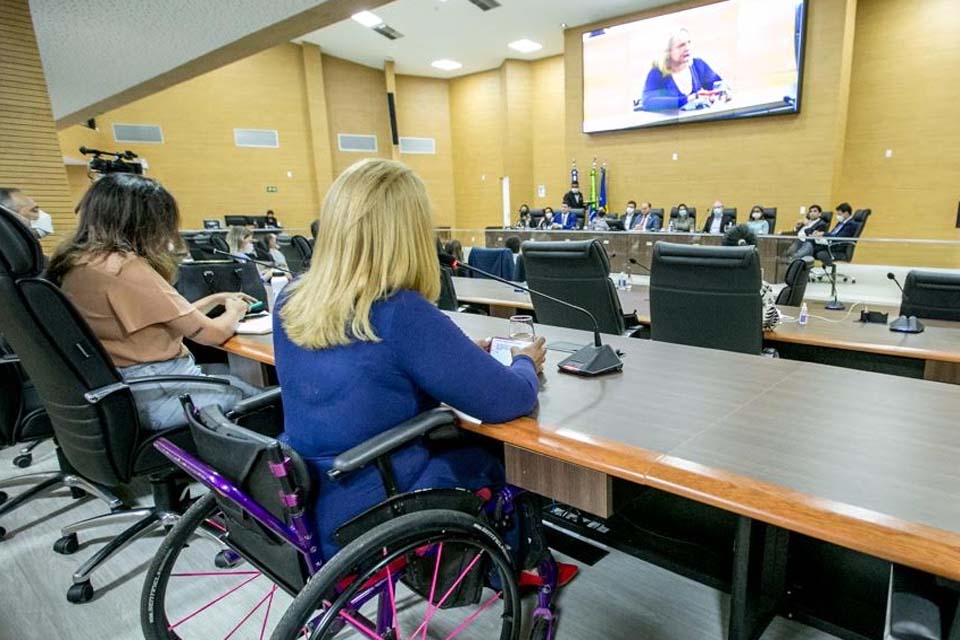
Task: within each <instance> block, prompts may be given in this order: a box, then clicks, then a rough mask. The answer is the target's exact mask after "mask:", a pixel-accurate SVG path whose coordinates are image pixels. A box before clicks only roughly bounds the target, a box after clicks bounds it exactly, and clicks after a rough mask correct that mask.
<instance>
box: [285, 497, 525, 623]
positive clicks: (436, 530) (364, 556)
mask: <svg viewBox="0 0 960 640" xmlns="http://www.w3.org/2000/svg"><path fill="white" fill-rule="evenodd" d="M398 602H399V603H400V605H401V606H398ZM520 612H521V605H520V596H519V589H518V587H517V581H516V575H515V570H514V568H513V566H512V563H511V560H510V558H509V556H508V554H507V549H506V546H505V545H504V544H503V542H502V541H501V540H500V538H499V536H497V534H496V533H495V532H494V530H493V529H491V528H490V527H489V526H488V525H486V524H484V523H482V522H481V521H479V520H478V519H476V518H474V517H473V516H470V515H468V514H465V513H462V512H459V511H448V510H441V509H433V510H428V511H419V512H414V513H410V514H407V515H403V516H399V517H397V518H393V519H391V520H388V521H386V522H384V523H383V524H381V525H379V526H377V527H374V528H373V529H371V530H369V531H367V532H366V533H364V534H363V535H361V536H360V537H359V538H357V539H356V540H354V541H353V542H351V543H350V544H348V545H347V546H345V547H344V548H343V549H342V550H341V551H340V552H339V553H337V554H336V555H335V556H334V557H333V558H332V559H331V560H330V561H329V562H328V563H327V564H325V565H324V566H323V567H321V568H320V571H318V572H317V573H316V574H314V575H313V577H312V578H311V579H310V581H309V582H308V583H307V585H306V586H305V587H304V588H303V590H301V591H300V593H299V594H298V595H297V597H296V598H295V599H294V601H293V603H292V604H291V605H290V608H289V609H287V612H286V613H285V614H284V615H283V618H282V619H281V620H280V624H279V625H278V626H277V629H276V631H274V634H273V635H272V636H271V639H272V640H295V639H298V638H309V639H310V640H330V639H332V638H334V637H336V636H337V635H338V634H339V632H340V631H343V630H347V631H358V632H360V635H361V636H362V637H365V638H384V639H386V638H421V637H430V638H453V637H457V638H460V639H461V640H474V639H481V640H490V639H497V638H499V639H500V640H518V639H519V637H520V623H521V615H520ZM351 637H352V636H351Z"/></svg>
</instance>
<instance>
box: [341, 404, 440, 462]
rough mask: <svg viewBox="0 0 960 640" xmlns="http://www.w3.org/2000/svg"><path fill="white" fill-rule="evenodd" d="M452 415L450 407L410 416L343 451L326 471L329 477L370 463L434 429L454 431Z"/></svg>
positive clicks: (428, 433)
mask: <svg viewBox="0 0 960 640" xmlns="http://www.w3.org/2000/svg"><path fill="white" fill-rule="evenodd" d="M456 428H457V427H456V418H455V416H454V414H453V411H451V410H450V409H431V410H430V411H425V412H424V413H421V414H420V415H418V416H416V417H414V418H410V419H409V420H407V421H406V422H403V423H401V424H399V425H397V426H395V427H393V428H392V429H389V430H387V431H384V432H383V433H381V434H379V435H376V436H374V437H372V438H370V439H369V440H367V441H366V442H362V443H360V444H358V445H357V446H355V447H353V448H352V449H348V450H347V451H344V452H343V453H341V454H340V455H338V456H337V457H336V458H335V459H334V461H333V468H331V469H330V470H329V471H327V475H328V476H330V478H332V479H337V478H339V477H340V476H342V475H343V474H345V473H350V472H351V471H357V470H358V469H362V468H364V467H365V466H367V465H368V464H370V463H371V462H374V461H375V460H377V459H378V458H381V457H383V456H385V455H387V454H390V453H392V452H394V451H396V450H397V449H399V448H400V447H402V446H403V445H405V444H408V443H410V442H412V441H414V440H416V439H417V438H422V437H424V436H427V435H430V434H431V433H434V432H436V431H438V430H442V429H448V430H452V431H455V430H456Z"/></svg>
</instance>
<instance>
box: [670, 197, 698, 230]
mask: <svg viewBox="0 0 960 640" xmlns="http://www.w3.org/2000/svg"><path fill="white" fill-rule="evenodd" d="M693 229H694V227H693V216H691V215H690V211H689V210H688V209H687V205H685V204H684V203H682V202H681V203H680V204H678V205H677V217H676V218H672V219H671V220H670V230H671V231H679V232H681V233H690V232H691V231H693Z"/></svg>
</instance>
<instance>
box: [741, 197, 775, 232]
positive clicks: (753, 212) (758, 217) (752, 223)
mask: <svg viewBox="0 0 960 640" xmlns="http://www.w3.org/2000/svg"><path fill="white" fill-rule="evenodd" d="M747 227H748V228H749V229H750V231H753V232H754V233H755V234H757V235H758V236H765V235H768V234H769V233H770V222H769V221H767V220H766V219H764V217H763V207H761V206H760V205H759V204H755V205H753V208H752V209H750V220H749V221H748V222H747Z"/></svg>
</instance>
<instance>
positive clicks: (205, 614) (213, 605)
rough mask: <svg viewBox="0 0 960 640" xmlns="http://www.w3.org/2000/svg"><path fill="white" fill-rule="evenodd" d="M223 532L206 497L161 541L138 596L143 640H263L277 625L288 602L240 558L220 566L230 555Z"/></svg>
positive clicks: (212, 502)
mask: <svg viewBox="0 0 960 640" xmlns="http://www.w3.org/2000/svg"><path fill="white" fill-rule="evenodd" d="M224 531H225V528H224V527H223V525H222V514H221V513H220V509H219V507H218V506H217V502H216V496H215V495H214V494H212V493H208V494H206V495H205V496H203V497H202V498H200V499H199V500H197V501H196V502H195V503H194V504H193V505H192V506H191V507H190V508H189V509H188V510H187V512H186V513H185V514H184V515H183V517H182V518H181V519H180V521H179V522H178V523H177V524H176V525H175V526H174V527H173V528H172V529H171V530H170V532H169V533H168V534H167V537H166V538H164V541H163V543H162V544H161V545H160V548H159V549H158V551H157V555H156V556H155V557H154V559H153V562H152V563H151V565H150V569H149V570H148V571H147V576H146V581H145V582H144V585H143V592H142V595H141V597H140V624H141V628H142V630H143V636H144V638H145V639H146V640H200V639H203V640H208V639H209V638H234V639H235V640H239V639H240V638H266V637H268V634H269V633H270V632H271V630H272V629H273V628H274V627H275V626H276V623H277V621H278V620H279V619H280V613H281V612H282V611H283V610H284V608H286V606H287V605H288V604H289V603H290V601H291V600H292V598H291V597H290V596H289V595H288V594H287V593H286V591H284V590H283V589H282V588H280V587H279V586H278V585H276V584H275V583H274V582H273V581H272V580H271V579H270V578H269V577H268V576H267V575H265V574H263V573H261V572H260V571H259V570H257V569H256V568H255V567H253V566H251V565H249V564H247V563H244V562H242V561H240V560H239V556H236V559H237V561H234V562H225V561H224V557H226V554H233V555H235V554H234V552H233V551H230V550H229V548H228V547H227V545H226V542H225V541H224V538H225V536H224V535H223V532H224ZM231 557H233V556H231Z"/></svg>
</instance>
